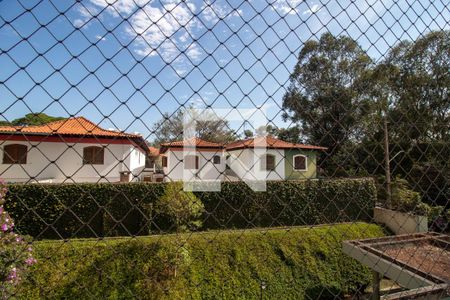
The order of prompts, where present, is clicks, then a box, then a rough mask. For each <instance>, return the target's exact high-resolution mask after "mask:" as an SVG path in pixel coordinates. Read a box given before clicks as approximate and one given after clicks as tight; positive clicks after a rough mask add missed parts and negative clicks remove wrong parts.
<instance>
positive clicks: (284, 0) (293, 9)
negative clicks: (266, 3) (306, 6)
mask: <svg viewBox="0 0 450 300" xmlns="http://www.w3.org/2000/svg"><path fill="white" fill-rule="evenodd" d="M302 2H303V0H276V1H274V2H273V3H271V8H272V9H274V10H276V11H278V12H279V13H280V14H281V15H286V14H297V13H299V5H300V4H301V3H302Z"/></svg>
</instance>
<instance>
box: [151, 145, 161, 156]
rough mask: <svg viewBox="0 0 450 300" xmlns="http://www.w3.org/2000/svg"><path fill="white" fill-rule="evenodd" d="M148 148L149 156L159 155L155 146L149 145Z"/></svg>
mask: <svg viewBox="0 0 450 300" xmlns="http://www.w3.org/2000/svg"><path fill="white" fill-rule="evenodd" d="M148 150H149V153H150V155H151V156H158V155H159V149H158V148H156V147H152V146H149V147H148Z"/></svg>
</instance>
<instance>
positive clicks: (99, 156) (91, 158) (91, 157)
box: [83, 146, 105, 165]
mask: <svg viewBox="0 0 450 300" xmlns="http://www.w3.org/2000/svg"><path fill="white" fill-rule="evenodd" d="M104 161H105V148H103V147H97V146H89V147H85V148H84V149H83V164H85V165H103V164H104Z"/></svg>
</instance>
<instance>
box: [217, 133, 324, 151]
mask: <svg viewBox="0 0 450 300" xmlns="http://www.w3.org/2000/svg"><path fill="white" fill-rule="evenodd" d="M264 138H265V141H264ZM255 145H256V147H257V148H258V147H267V148H269V149H310V150H326V149H327V148H326V147H321V146H313V145H305V144H294V143H289V142H285V141H282V140H279V139H276V138H274V137H272V136H266V137H256V138H251V139H246V140H240V141H236V142H233V143H230V144H227V145H226V146H225V148H226V149H227V150H237V149H244V148H254V147H255Z"/></svg>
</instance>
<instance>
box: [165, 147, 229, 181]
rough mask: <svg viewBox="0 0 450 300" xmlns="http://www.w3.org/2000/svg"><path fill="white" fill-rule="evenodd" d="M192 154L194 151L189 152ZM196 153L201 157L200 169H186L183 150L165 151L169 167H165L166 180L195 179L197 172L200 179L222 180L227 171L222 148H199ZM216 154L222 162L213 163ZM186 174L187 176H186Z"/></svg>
mask: <svg viewBox="0 0 450 300" xmlns="http://www.w3.org/2000/svg"><path fill="white" fill-rule="evenodd" d="M191 154H193V153H187V155H191ZM195 154H196V155H197V156H198V157H199V163H198V166H199V168H198V170H184V164H183V151H172V150H168V151H167V152H166V153H165V155H166V156H167V159H168V161H167V167H166V168H163V171H164V174H165V175H166V176H165V180H166V181H179V180H185V181H186V180H188V181H189V180H194V176H195V175H194V174H197V179H199V180H222V178H223V173H224V171H225V158H224V157H223V152H222V151H221V150H217V152H216V151H201V150H198V149H197V151H196V153H195ZM214 155H219V156H220V164H214V163H213V156H214ZM184 172H186V173H184ZM186 175H187V177H184V176H186Z"/></svg>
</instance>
